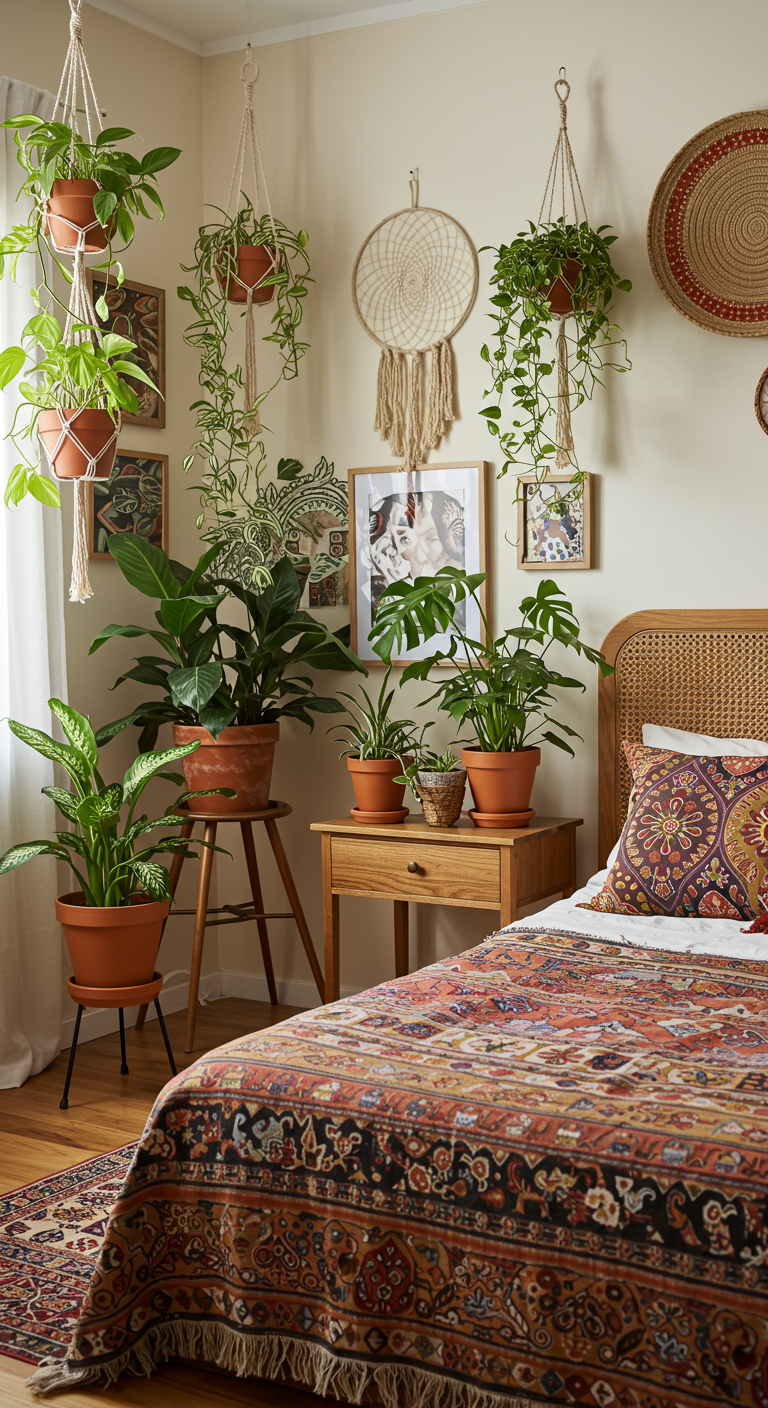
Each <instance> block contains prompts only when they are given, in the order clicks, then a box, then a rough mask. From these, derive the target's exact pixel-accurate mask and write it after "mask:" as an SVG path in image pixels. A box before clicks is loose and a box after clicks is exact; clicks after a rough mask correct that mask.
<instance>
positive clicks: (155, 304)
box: [86, 269, 166, 430]
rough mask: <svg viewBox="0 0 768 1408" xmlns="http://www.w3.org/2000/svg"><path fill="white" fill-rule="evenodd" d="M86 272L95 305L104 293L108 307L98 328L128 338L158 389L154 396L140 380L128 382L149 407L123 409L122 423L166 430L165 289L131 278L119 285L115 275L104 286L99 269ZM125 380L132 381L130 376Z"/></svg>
mask: <svg viewBox="0 0 768 1408" xmlns="http://www.w3.org/2000/svg"><path fill="white" fill-rule="evenodd" d="M86 274H87V278H88V288H89V291H90V294H91V298H92V299H93V302H94V304H95V303H96V301H97V299H98V298H99V296H100V295H101V294H104V295H105V297H106V300H107V306H108V308H109V318H108V319H107V321H106V323H104V322H102V320H101V319H99V327H100V328H101V330H102V331H103V332H117V333H120V334H121V336H123V337H130V338H131V340H132V341H133V342H135V343H136V344H137V356H138V359H139V364H140V366H141V367H142V369H143V370H144V371H145V372H147V374H148V375H149V376H151V377H153V378H154V379H155V381H156V382H157V388H158V391H159V392H160V395H159V396H156V397H153V395H152V392H151V391H150V390H149V387H147V386H145V385H144V383H143V382H140V381H136V382H133V383H131V384H132V386H133V390H134V391H135V392H136V395H137V396H138V398H139V402H140V403H141V401H142V398H144V399H149V400H150V401H151V402H152V408H151V411H147V412H146V413H144V414H139V415H132V414H131V412H130V411H123V424H124V425H150V426H154V428H155V430H165V394H166V392H165V289H162V288H154V287H153V285H152V284H139V283H136V282H135V281H134V280H133V279H124V280H123V282H122V283H121V284H120V286H119V287H118V284H117V279H115V278H110V280H109V287H108V288H107V283H106V280H105V279H104V277H103V276H102V275H100V274H99V273H98V271H94V270H93V269H88V270H86ZM126 380H127V381H128V382H129V383H130V381H131V379H130V377H127V378H126Z"/></svg>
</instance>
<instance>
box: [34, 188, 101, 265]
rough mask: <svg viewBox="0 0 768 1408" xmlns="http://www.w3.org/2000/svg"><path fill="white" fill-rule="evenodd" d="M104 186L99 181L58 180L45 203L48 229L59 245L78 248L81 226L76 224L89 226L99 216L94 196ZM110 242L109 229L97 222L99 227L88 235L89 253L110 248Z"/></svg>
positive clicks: (83, 228) (82, 226)
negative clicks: (58, 216) (95, 209)
mask: <svg viewBox="0 0 768 1408" xmlns="http://www.w3.org/2000/svg"><path fill="white" fill-rule="evenodd" d="M100 189H101V188H100V186H99V184H98V182H97V181H54V183H53V186H52V187H51V194H50V196H49V197H48V200H47V202H46V207H45V208H46V211H47V215H46V220H45V233H46V234H47V235H50V238H51V240H52V242H53V244H54V245H55V246H56V248H57V249H62V250H63V249H76V248H77V230H73V229H72V226H73V225H76V226H77V227H78V229H80V230H85V229H86V228H87V227H88V225H92V224H93V222H94V220H95V219H96V215H95V213H94V209H93V197H94V196H95V194H96V192H97V191H98V190H100ZM57 215H63V216H65V218H66V220H67V221H69V222H70V223H69V224H66V223H65V220H57V219H56V216H57ZM107 242H108V241H107V231H106V230H105V229H104V228H103V226H102V225H96V228H95V229H93V230H88V234H87V235H86V237H85V252H86V254H97V253H98V252H99V250H102V249H106V247H107Z"/></svg>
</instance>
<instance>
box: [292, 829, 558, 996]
mask: <svg viewBox="0 0 768 1408" xmlns="http://www.w3.org/2000/svg"><path fill="white" fill-rule="evenodd" d="M581 824H582V822H581V819H580V818H577V817H536V818H535V820H534V821H532V822H531V824H530V826H527V827H526V828H525V829H524V830H509V831H491V830H485V829H481V828H480V827H476V826H473V825H472V822H471V821H470V820H469V818H468V817H465V816H463V817H462V818H461V820H460V821H458V822H457V823H456V825H455V826H452V827H438V826H427V825H426V824H425V822H423V821H421V820H416V819H414V820H412V819H411V818H410V817H408V818H407V819H406V820H405V821H404V822H403V823H402V824H401V825H398V826H361V825H360V824H359V823H358V822H356V821H353V819H352V817H351V816H346V817H340V818H339V819H338V820H337V821H315V822H313V823H312V826H311V830H312V831H321V832H322V835H323V930H324V934H325V1000H326V1002H335V1000H336V999H337V998H338V996H339V895H362V896H363V897H364V898H366V899H390V900H393V901H394V905H395V973H396V975H397V977H398V978H400V977H402V976H403V974H405V973H407V972H408V901H409V900H413V901H414V902H415V903H416V904H452V905H459V906H460V907H465V908H468V909H498V911H499V928H500V929H503V928H504V926H505V924H511V923H512V921H513V919H515V917H516V914H517V910H518V907H519V906H521V905H525V904H533V903H534V902H535V901H536V900H543V899H546V897H547V896H548V895H554V894H558V893H562V894H563V895H571V894H573V891H574V890H575V888H576V827H577V826H581Z"/></svg>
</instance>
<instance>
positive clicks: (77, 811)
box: [0, 699, 234, 908]
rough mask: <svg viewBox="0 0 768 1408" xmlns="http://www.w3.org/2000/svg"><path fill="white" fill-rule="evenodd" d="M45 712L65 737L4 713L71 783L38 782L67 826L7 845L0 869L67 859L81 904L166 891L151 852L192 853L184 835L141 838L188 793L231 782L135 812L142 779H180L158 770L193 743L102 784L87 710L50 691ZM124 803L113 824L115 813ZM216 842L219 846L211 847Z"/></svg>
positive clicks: (164, 895)
mask: <svg viewBox="0 0 768 1408" xmlns="http://www.w3.org/2000/svg"><path fill="white" fill-rule="evenodd" d="M48 704H49V707H50V709H51V712H52V713H53V714H55V716H56V718H57V719H58V720H59V721H60V723H61V726H62V728H63V730H64V733H65V735H66V737H67V739H68V740H69V741H68V742H67V743H58V742H57V741H56V739H54V738H51V737H50V735H49V734H47V733H43V732H41V731H40V730H39V729H36V728H29V727H27V725H26V724H20V723H17V722H16V720H15V719H10V720H9V727H10V729H11V731H12V733H14V734H15V735H16V737H17V738H18V739H20V740H21V742H22V743H27V744H28V745H29V747H30V748H34V749H35V751H36V752H38V753H42V755H43V757H44V758H48V759H50V761H51V762H53V763H58V764H60V765H61V767H63V768H64V770H65V772H66V773H67V776H68V777H69V779H70V782H71V783H72V788H71V790H69V791H68V790H67V789H66V788H64V787H44V788H43V792H44V793H45V795H46V797H50V798H51V800H52V801H53V802H55V804H56V806H57V808H58V810H59V811H60V812H61V814H62V816H63V817H64V818H65V821H66V823H67V829H66V830H62V831H57V832H56V840H55V841H51V840H47V839H46V840H42V841H24V842H22V843H21V844H20V845H17V846H11V848H10V850H7V851H6V852H5V855H4V856H2V857H0V875H4V874H5V873H6V872H7V871H9V870H14V869H15V868H16V866H18V865H23V864H24V863H25V861H28V860H32V858H33V857H34V856H39V855H46V856H54V857H55V858H56V859H57V860H63V861H66V863H67V865H68V866H69V867H70V868H71V870H73V871H74V874H75V876H76V878H77V882H78V884H79V886H80V888H81V889H82V892H83V895H84V896H85V902H86V904H87V905H92V906H98V907H104V908H112V907H113V906H122V905H128V904H131V903H132V902H133V900H134V899H135V898H136V897H137V896H141V895H149V896H150V898H151V899H153V900H162V899H170V897H171V888H170V877H169V874H168V871H167V870H166V868H165V866H164V865H161V864H160V863H159V862H157V861H154V860H153V859H152V857H153V856H156V855H167V854H169V853H170V854H171V855H183V856H192V858H193V859H197V854H198V853H197V852H196V851H190V850H189V846H190V844H191V843H190V841H189V840H185V839H184V838H183V837H180V836H178V835H176V836H163V837H162V838H161V839H160V840H157V841H153V842H151V843H150V844H147V842H146V840H145V839H143V838H146V837H147V835H148V834H149V832H151V831H156V830H157V828H158V827H160V826H165V827H168V826H171V825H174V824H175V825H176V826H177V827H178V825H179V821H178V819H176V820H175V823H174V820H173V818H172V817H171V816H169V813H172V812H173V811H174V810H175V809H176V808H178V807H179V806H180V805H181V803H182V802H186V801H187V800H188V799H189V798H190V797H205V796H209V795H211V791H217V792H225V793H226V795H227V796H233V795H234V794H233V792H232V789H231V788H215V789H211V791H198V792H182V794H181V796H180V797H177V799H176V801H175V802H174V803H173V805H172V806H170V807H168V809H167V812H166V814H165V815H164V816H162V817H157V818H155V819H154V820H150V819H149V817H148V816H147V814H146V813H144V814H143V815H141V816H136V815H135V812H136V806H137V803H138V801H139V798H140V797H141V794H142V792H143V791H144V788H145V787H146V785H147V783H148V782H149V781H150V779H151V778H153V777H156V776H158V777H163V778H166V779H167V780H169V781H171V782H175V783H176V784H177V785H181V784H182V783H183V781H184V779H183V778H182V777H179V776H177V774H175V773H169V772H167V771H165V769H167V768H168V767H169V766H170V765H171V764H172V763H175V762H178V760H179V759H180V758H184V757H186V755H187V754H188V753H194V751H195V749H196V748H199V746H200V745H199V743H187V744H184V745H183V746H179V747H177V748H166V749H165V750H164V751H163V752H161V753H144V754H140V755H139V757H138V758H136V759H135V761H134V762H133V763H132V764H131V766H130V767H129V769H128V771H127V772H126V774H125V777H124V778H123V780H122V782H113V783H111V784H105V783H104V781H103V779H102V777H101V774H100V772H99V767H98V763H99V750H98V746H97V743H96V736H95V734H94V732H93V729H92V728H91V725H90V723H89V721H88V719H87V718H85V717H84V715H83V714H79V713H78V712H77V710H76V709H72V708H70V707H69V706H68V705H66V704H62V703H61V700H59V699H49V700H48ZM126 808H127V813H126V815H125V817H124V819H123V823H122V830H121V828H120V821H121V813H122V812H124V811H125V809H126ZM216 849H219V848H218V847H216Z"/></svg>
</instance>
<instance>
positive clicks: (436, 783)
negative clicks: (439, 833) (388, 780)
mask: <svg viewBox="0 0 768 1408" xmlns="http://www.w3.org/2000/svg"><path fill="white" fill-rule="evenodd" d="M466 785H467V772H466V768H454V770H453V772H428V771H424V770H422V771H419V772H417V774H416V791H417V793H418V796H419V800H420V802H421V808H422V811H423V813H424V820H425V821H426V823H427V826H455V825H456V822H457V821H458V819H459V817H460V816H461V808H462V806H463V805H464V788H465V787H466Z"/></svg>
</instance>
